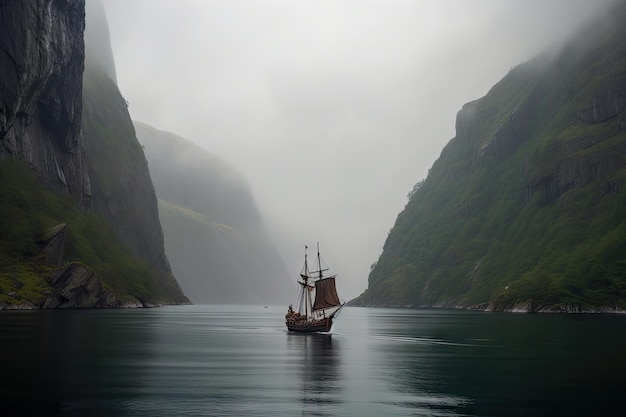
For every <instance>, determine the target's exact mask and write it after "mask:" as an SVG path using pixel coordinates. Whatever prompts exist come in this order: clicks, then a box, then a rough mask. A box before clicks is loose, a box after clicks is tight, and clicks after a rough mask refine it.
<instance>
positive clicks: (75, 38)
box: [0, 0, 188, 309]
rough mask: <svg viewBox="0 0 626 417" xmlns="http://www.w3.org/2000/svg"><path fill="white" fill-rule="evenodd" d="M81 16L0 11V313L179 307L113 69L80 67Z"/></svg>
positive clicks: (67, 8)
mask: <svg viewBox="0 0 626 417" xmlns="http://www.w3.org/2000/svg"><path fill="white" fill-rule="evenodd" d="M84 8H85V4H84V1H78V0H76V1H72V0H63V1H60V0H25V1H4V2H2V3H0V55H1V56H2V59H1V60H0V65H1V66H0V181H1V182H2V184H3V187H2V188H1V189H0V213H2V216H1V218H0V309H2V308H76V307H122V306H141V305H157V304H162V303H181V302H188V300H187V299H186V297H185V296H184V295H183V294H182V292H181V290H180V288H179V287H178V285H177V283H176V281H175V279H174V278H173V276H172V274H171V270H170V268H169V264H168V262H167V258H166V257H165V254H164V248H163V235H162V232H161V228H160V224H159V222H158V213H157V205H156V197H155V194H154V189H153V187H152V183H151V181H150V177H149V173H148V169H147V163H146V161H145V157H144V156H143V152H142V150H141V147H140V146H139V144H138V143H137V140H136V138H135V136H134V132H133V128H132V123H131V121H130V117H129V115H128V111H127V109H126V105H125V103H124V100H123V98H122V97H121V95H120V94H119V91H118V90H117V87H116V86H115V83H114V82H113V80H112V79H111V78H110V77H109V76H107V75H106V72H107V71H110V69H111V66H108V67H107V68H102V67H101V65H100V64H99V63H98V64H94V65H87V66H85V49H84V41H83V31H84V29H85V12H84ZM87 26H88V27H89V25H87ZM92 27H94V28H95V27H97V26H95V25H94V26H92ZM96 36H99V35H97V34H96ZM106 38H107V39H106V41H107V42H108V34H107V35H106ZM109 48H110V45H109ZM88 55H89V53H88ZM112 68H114V66H113V67H112ZM83 71H85V85H86V88H85V90H83ZM83 92H84V94H83ZM83 104H84V106H83Z"/></svg>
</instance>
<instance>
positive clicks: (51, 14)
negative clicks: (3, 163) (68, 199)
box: [0, 0, 91, 206]
mask: <svg viewBox="0 0 626 417" xmlns="http://www.w3.org/2000/svg"><path fill="white" fill-rule="evenodd" d="M84 27H85V26H84V0H19V1H17V0H7V1H3V2H1V3H0V158H17V159H22V160H24V161H27V162H28V163H29V164H30V166H31V167H32V169H33V170H34V171H35V172H36V173H37V176H38V178H39V180H40V181H41V182H42V183H43V184H44V185H46V187H47V188H49V189H51V190H55V191H61V192H67V193H70V194H72V195H73V196H74V197H75V198H76V199H77V201H78V202H79V203H80V204H81V205H82V206H88V204H89V197H90V194H91V189H90V181H89V176H88V175H87V169H86V159H85V152H84V149H83V147H82V140H81V132H80V129H81V111H82V97H81V90H82V74H83V67H84V64H83V62H84V44H83V30H84ZM17 28H20V29H21V28H28V30H20V29H17Z"/></svg>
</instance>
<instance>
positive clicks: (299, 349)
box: [287, 333, 343, 416]
mask: <svg viewBox="0 0 626 417" xmlns="http://www.w3.org/2000/svg"><path fill="white" fill-rule="evenodd" d="M339 344H340V343H339V341H337V340H333V338H332V337H331V336H330V335H322V334H300V333H289V334H288V335H287V345H288V350H289V352H290V353H291V355H294V352H295V360H296V362H297V366H298V368H299V373H298V389H299V390H300V402H301V403H302V415H306V416H331V415H334V414H335V413H334V410H336V406H337V405H339V404H340V402H341V396H342V390H343V385H342V384H340V381H341V379H342V378H341V359H340V354H339V352H340V346H339Z"/></svg>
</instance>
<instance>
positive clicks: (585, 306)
mask: <svg viewBox="0 0 626 417" xmlns="http://www.w3.org/2000/svg"><path fill="white" fill-rule="evenodd" d="M625 20H626V2H623V1H622V2H620V3H619V4H618V5H617V7H615V9H613V10H612V13H611V14H610V16H607V17H606V18H604V19H603V20H601V21H596V22H593V23H592V24H590V25H589V26H588V27H586V28H585V29H584V31H582V32H581V33H580V34H579V35H578V36H577V37H575V38H574V39H572V41H571V42H570V43H569V44H568V45H567V46H566V47H565V48H563V49H562V50H559V51H550V52H549V53H545V54H543V55H541V56H538V57H537V58H535V59H533V60H531V61H529V62H527V63H524V64H521V65H519V66H518V67H516V68H514V69H512V70H511V71H510V73H509V74H508V75H507V76H506V77H504V79H502V80H501V81H500V82H499V83H497V84H496V85H495V86H494V87H493V88H492V89H491V90H490V91H489V93H488V94H487V95H486V96H485V97H483V98H481V99H479V100H476V101H474V102H471V103H468V104H466V105H465V106H463V108H462V110H461V111H460V112H459V113H458V116H457V120H456V136H455V138H453V139H452V140H451V141H450V142H449V143H448V144H447V145H446V147H445V148H444V149H443V151H442V153H441V156H440V157H439V159H438V160H437V161H436V162H435V163H434V165H433V166H432V168H431V170H430V171H429V174H428V177H427V178H426V179H425V180H424V181H421V182H419V183H418V184H417V185H416V187H415V189H414V191H413V192H412V193H411V195H410V199H409V202H408V204H407V206H406V207H405V209H404V211H403V212H401V213H400V214H399V215H398V218H397V220H396V223H395V225H394V227H393V228H392V230H391V231H390V233H389V236H388V238H387V240H386V242H385V245H384V249H383V253H382V254H381V256H380V258H379V260H378V262H377V263H376V264H375V265H373V268H372V271H371V273H370V276H369V286H368V289H367V290H366V292H365V293H363V294H362V295H361V296H360V297H359V298H358V299H356V300H354V302H353V304H359V305H381V306H389V305H398V306H400V305H409V306H445V307H468V308H478V309H492V310H515V311H615V310H623V309H626V257H625V255H624V254H625V253H626V217H625V216H624V213H626V191H625V190H624V183H625V181H626V111H625V103H626V58H625V57H626V29H625V26H624V25H623V22H624V21H625Z"/></svg>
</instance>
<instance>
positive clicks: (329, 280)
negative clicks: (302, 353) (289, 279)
mask: <svg viewBox="0 0 626 417" xmlns="http://www.w3.org/2000/svg"><path fill="white" fill-rule="evenodd" d="M306 251H307V247H306V246H305V247H304V267H303V268H302V272H300V278H302V280H298V284H300V293H299V297H298V303H297V305H296V309H295V310H294V309H293V306H292V305H290V306H289V309H288V310H287V314H286V315H285V324H286V325H287V329H289V331H292V332H301V333H316V332H330V329H331V327H332V326H333V319H334V318H336V317H337V316H338V315H339V312H340V311H341V309H342V307H343V306H344V304H345V303H342V302H341V300H339V295H337V287H336V286H335V278H336V275H325V274H324V273H325V272H326V271H328V268H322V259H321V257H320V245H319V243H318V244H317V265H316V267H315V268H314V270H313V271H309V265H308V261H307V253H306ZM312 297H313V300H314V301H311V299H312Z"/></svg>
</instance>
